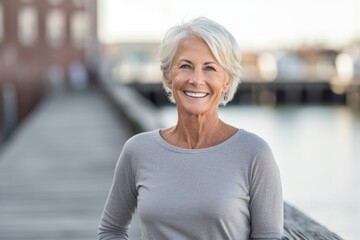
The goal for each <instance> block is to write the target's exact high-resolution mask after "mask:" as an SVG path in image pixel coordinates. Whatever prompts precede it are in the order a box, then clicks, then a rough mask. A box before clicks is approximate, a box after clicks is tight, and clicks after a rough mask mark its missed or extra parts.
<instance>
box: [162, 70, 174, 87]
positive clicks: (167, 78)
mask: <svg viewBox="0 0 360 240" xmlns="http://www.w3.org/2000/svg"><path fill="white" fill-rule="evenodd" d="M163 78H164V80H165V84H166V86H167V87H168V88H169V89H171V85H172V80H171V76H170V73H169V72H167V73H163Z"/></svg>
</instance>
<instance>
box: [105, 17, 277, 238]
mask: <svg viewBox="0 0 360 240" xmlns="http://www.w3.org/2000/svg"><path fill="white" fill-rule="evenodd" d="M160 58H161V70H162V71H163V76H164V87H165V89H166V91H167V94H168V96H169V98H170V100H171V101H172V102H174V103H175V104H176V107H177V112H178V121H177V124H176V125H175V126H173V127H170V128H167V129H159V130H155V131H151V132H147V133H142V134H139V135H136V136H134V137H132V138H131V139H129V140H128V141H127V143H126V144H125V146H124V148H123V151H122V153H121V155H120V158H119V160H118V164H117V166H116V170H115V177H114V182H113V186H112V189H111V192H110V195H109V197H108V200H107V202H106V206H105V209H104V212H103V215H102V219H101V223H100V227H99V239H128V237H127V230H128V226H129V223H130V221H131V218H132V215H133V213H134V211H135V209H136V208H138V212H139V215H140V219H141V223H142V233H141V236H142V237H141V239H144V240H145V239H149V240H163V239H169V240H180V239H184V240H185V239H186V240H211V239H213V240H220V239H232V240H245V239H246V240H247V239H281V238H282V229H283V200H282V189H281V182H280V175H279V170H278V167H277V165H276V163H275V161H274V158H273V154H272V152H271V150H270V148H269V146H268V145H267V143H266V142H265V141H264V140H262V139H261V138H260V137H258V136H256V135H254V134H252V133H250V132H247V131H246V130H244V129H237V128H235V127H233V126H230V125H228V124H226V123H224V122H223V121H221V120H220V119H219V116H218V106H219V104H223V105H225V104H226V103H227V102H229V101H230V100H231V99H232V98H233V96H234V94H235V92H236V89H237V86H238V83H239V76H240V74H241V67H240V52H239V48H238V45H237V43H236V41H235V39H234V37H233V36H232V35H231V34H230V33H229V32H228V31H227V30H226V29H225V28H224V27H222V26H220V25H219V24H218V23H216V22H214V21H212V20H209V19H206V18H198V19H195V20H192V21H190V22H188V23H184V24H182V25H180V26H175V27H173V28H171V29H170V30H169V31H168V33H167V34H166V36H165V38H164V40H163V44H162V47H161V56H160Z"/></svg>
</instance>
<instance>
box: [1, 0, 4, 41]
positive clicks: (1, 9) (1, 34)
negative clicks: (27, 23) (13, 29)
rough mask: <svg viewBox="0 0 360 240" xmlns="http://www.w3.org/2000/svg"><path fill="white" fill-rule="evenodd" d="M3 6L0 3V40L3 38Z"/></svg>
mask: <svg viewBox="0 0 360 240" xmlns="http://www.w3.org/2000/svg"><path fill="white" fill-rule="evenodd" d="M4 33H5V30H4V8H3V6H2V5H1V3H0V42H1V40H2V39H3V38H4Z"/></svg>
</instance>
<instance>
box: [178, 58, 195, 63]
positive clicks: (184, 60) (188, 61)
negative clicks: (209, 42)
mask: <svg viewBox="0 0 360 240" xmlns="http://www.w3.org/2000/svg"><path fill="white" fill-rule="evenodd" d="M179 62H187V63H191V64H192V62H191V61H190V60H188V59H184V58H182V59H179Z"/></svg>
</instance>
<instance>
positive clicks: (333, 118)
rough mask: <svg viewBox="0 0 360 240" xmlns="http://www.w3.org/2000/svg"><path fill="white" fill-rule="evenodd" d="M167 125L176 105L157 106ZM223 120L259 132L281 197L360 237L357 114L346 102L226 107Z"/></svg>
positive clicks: (340, 230) (359, 123) (333, 227)
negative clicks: (269, 151)
mask: <svg viewBox="0 0 360 240" xmlns="http://www.w3.org/2000/svg"><path fill="white" fill-rule="evenodd" d="M160 114H161V118H162V119H163V123H164V125H165V126H171V125H173V124H174V123H175V122H176V119H177V114H176V109H175V107H163V108H161V110H160ZM219 114H220V117H221V118H222V119H223V120H224V121H225V122H227V123H230V124H232V125H234V126H236V127H238V128H244V129H246V130H247V131H251V132H254V133H256V134H258V135H260V136H261V137H263V138H264V139H265V140H266V141H267V142H268V143H269V144H270V146H271V148H272V150H273V152H274V155H275V158H276V161H277V163H278V165H279V168H280V171H281V177H282V182H283V190H284V199H285V201H287V202H288V203H290V204H293V205H295V206H296V207H298V208H299V209H300V210H302V211H303V212H305V213H306V214H307V215H308V216H310V217H311V218H313V219H314V220H316V221H318V222H319V223H321V224H322V225H324V226H326V227H327V228H329V229H330V230H331V231H333V232H335V233H337V234H339V235H340V236H341V237H343V238H344V239H348V240H355V239H358V236H360V188H359V185H360V114H359V112H356V111H354V110H351V109H349V108H347V107H344V106H311V107H308V106H304V107H295V106H293V107H281V108H269V107H259V106H227V107H226V108H221V109H220V111H219Z"/></svg>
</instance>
